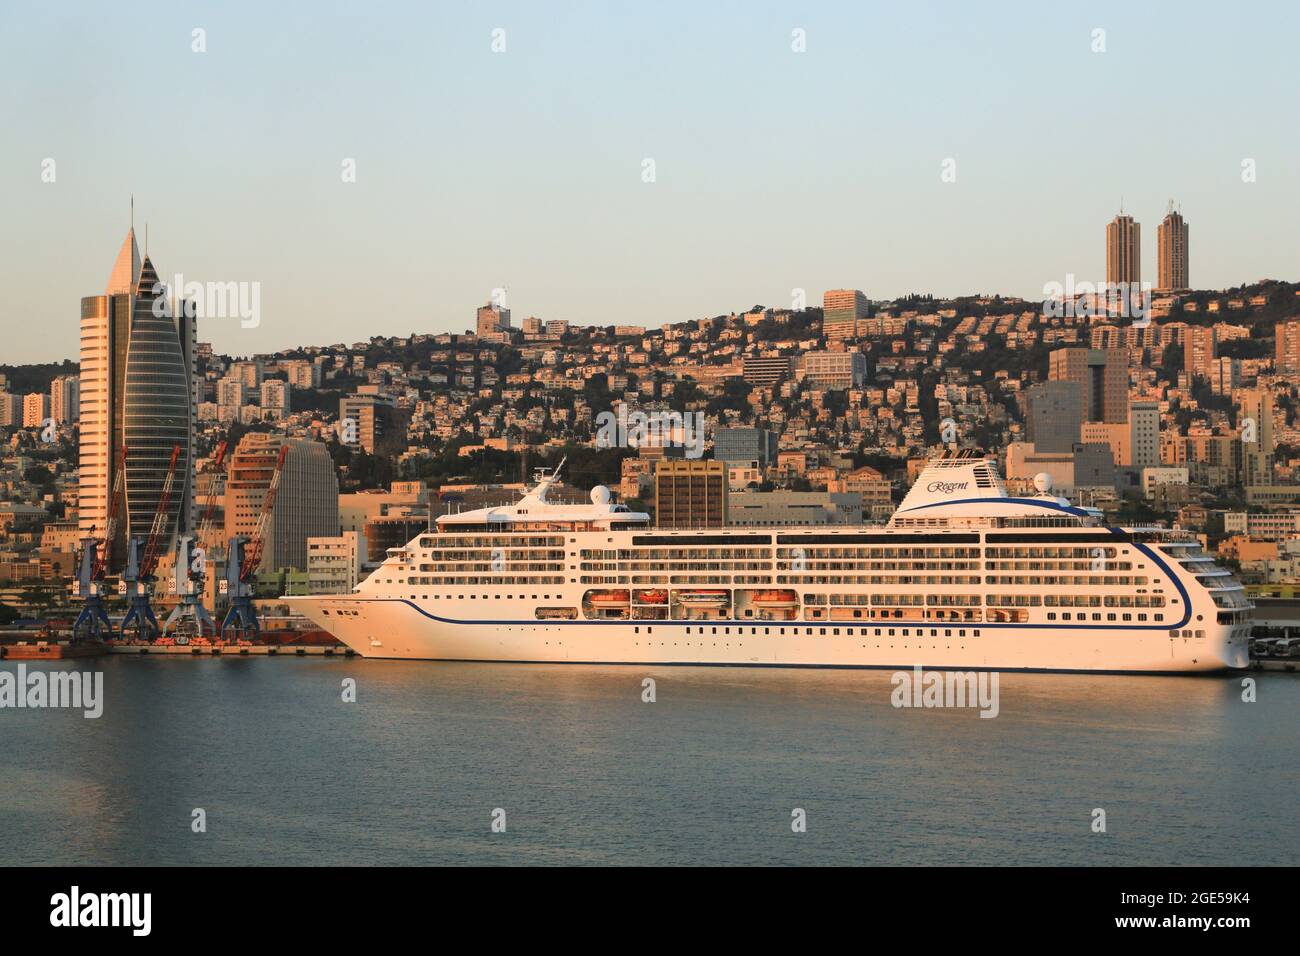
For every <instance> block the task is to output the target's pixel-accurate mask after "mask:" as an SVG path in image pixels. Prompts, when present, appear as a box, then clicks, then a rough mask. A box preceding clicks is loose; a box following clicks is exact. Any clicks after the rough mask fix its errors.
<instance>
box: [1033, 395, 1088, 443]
mask: <svg viewBox="0 0 1300 956" xmlns="http://www.w3.org/2000/svg"><path fill="white" fill-rule="evenodd" d="M1083 394H1084V387H1083V386H1082V385H1080V384H1079V383H1078V382H1073V381H1061V380H1058V381H1049V382H1040V383H1039V384H1037V385H1034V386H1033V387H1032V388H1030V389H1029V390H1028V391H1027V392H1026V393H1025V429H1026V437H1027V438H1028V439H1029V442H1030V443H1031V444H1032V445H1033V446H1034V450H1035V451H1039V452H1068V451H1070V449H1071V448H1073V447H1074V444H1075V442H1077V441H1078V440H1079V426H1080V425H1082V424H1083Z"/></svg>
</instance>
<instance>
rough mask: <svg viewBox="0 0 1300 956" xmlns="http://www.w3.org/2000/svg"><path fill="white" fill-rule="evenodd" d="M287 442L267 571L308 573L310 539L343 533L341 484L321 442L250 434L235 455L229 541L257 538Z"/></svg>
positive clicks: (264, 558) (269, 534)
mask: <svg viewBox="0 0 1300 956" xmlns="http://www.w3.org/2000/svg"><path fill="white" fill-rule="evenodd" d="M285 444H287V445H288V446H289V450H288V452H287V453H286V454H285V460H284V471H283V473H282V474H281V475H280V487H279V490H278V491H277V492H276V497H275V505H274V507H273V508H272V510H271V515H270V520H269V523H268V526H267V530H266V534H267V540H266V541H265V542H264V544H263V553H262V568H264V569H266V570H278V569H280V568H295V569H297V570H299V571H305V570H307V539H308V538H312V537H320V538H325V537H335V536H337V535H338V534H339V482H338V475H337V474H336V472H335V470H334V460H333V459H332V458H331V457H330V454H329V451H328V449H326V447H325V446H324V445H323V444H322V443H320V442H316V441H304V440H302V439H298V438H285V437H283V436H281V435H271V434H267V433H265V432H250V433H249V434H247V435H245V436H244V437H243V438H241V439H240V440H239V444H238V445H236V446H235V451H234V454H232V455H231V456H230V471H229V477H228V478H227V480H226V515H225V520H226V537H227V538H230V537H232V536H234V535H237V534H242V535H247V536H249V537H252V535H253V534H254V532H255V531H256V529H257V521H258V517H259V516H260V515H261V513H262V505H263V503H264V502H265V500H266V491H267V488H268V487H269V486H270V483H271V478H272V476H273V475H274V473H275V465H276V461H277V459H278V458H279V455H280V446H281V445H285Z"/></svg>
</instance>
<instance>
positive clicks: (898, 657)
mask: <svg viewBox="0 0 1300 956" xmlns="http://www.w3.org/2000/svg"><path fill="white" fill-rule="evenodd" d="M562 466H563V463H561V467H562ZM559 470H560V469H556V470H555V471H554V472H550V473H548V472H546V471H540V472H539V473H538V476H537V482H536V484H535V485H534V486H532V487H531V488H529V490H528V491H527V492H526V493H525V494H523V496H522V498H521V499H520V500H519V501H518V502H516V503H515V504H513V505H511V506H507V507H491V508H481V509H477V510H472V511H466V512H464V513H461V514H448V515H443V516H442V517H439V518H438V519H437V521H436V529H435V528H432V527H431V528H430V530H429V531H427V532H425V533H423V534H420V535H418V536H417V537H415V538H414V539H412V540H411V541H410V542H409V543H408V544H407V545H406V546H405V547H401V548H392V549H389V551H388V553H387V557H386V559H385V560H384V562H383V563H382V564H381V565H380V566H379V567H378V569H377V570H375V572H374V573H373V574H371V575H370V576H369V577H368V578H367V579H366V580H365V581H364V582H362V583H361V584H360V585H358V587H357V588H356V590H355V591H354V592H353V593H350V594H334V595H313V596H309V597H292V598H287V600H289V601H291V602H292V603H293V604H294V605H295V606H296V607H297V608H298V609H300V610H301V611H302V613H303V614H304V615H306V616H307V617H308V618H310V619H311V620H312V621H314V622H315V623H316V624H317V625H319V626H320V627H322V628H324V629H325V630H327V631H329V632H330V633H332V634H333V635H335V636H336V637H337V638H338V639H339V640H341V641H343V642H344V643H346V644H347V645H348V646H349V647H351V648H353V649H354V650H356V651H357V652H358V653H360V654H361V655H363V656H365V657H374V658H395V659H412V660H457V661H545V662H564V663H589V664H596V663H599V664H695V665H738V666H777V667H874V668H891V669H892V668H911V667H916V666H921V667H925V668H936V669H950V670H1036V671H1038V670H1041V671H1083V672H1115V673H1188V672H1214V671H1225V670H1233V669H1239V668H1244V667H1246V666H1247V663H1248V652H1247V647H1248V641H1249V634H1250V629H1251V617H1252V613H1253V606H1252V605H1251V603H1250V601H1249V600H1248V599H1247V597H1246V594H1245V591H1244V589H1243V588H1242V586H1241V584H1240V583H1239V582H1238V581H1237V580H1236V579H1235V578H1234V577H1233V575H1232V574H1231V573H1230V572H1229V571H1227V570H1225V569H1223V568H1221V567H1219V566H1218V565H1216V564H1215V562H1214V561H1213V560H1212V559H1211V558H1210V557H1209V556H1208V555H1207V554H1206V552H1205V551H1204V550H1203V549H1202V548H1201V545H1200V542H1199V541H1198V540H1197V539H1196V538H1195V537H1194V536H1192V535H1191V534H1189V533H1187V532H1185V531H1181V530H1178V529H1168V528H1160V527H1134V528H1118V527H1108V526H1107V525H1106V523H1105V521H1104V518H1103V515H1102V513H1101V512H1100V511H1098V510H1096V509H1093V508H1083V507H1076V506H1074V505H1071V504H1070V503H1069V502H1068V501H1066V500H1065V499H1062V498H1059V497H1056V496H1054V495H1052V494H1051V493H1050V483H1049V482H1048V481H1047V479H1046V476H1039V478H1038V479H1036V481H1035V485H1036V488H1037V489H1038V494H1036V495H1031V496H1025V497H1017V496H1013V495H1010V494H1008V493H1007V491H1006V487H1005V485H1004V483H1003V482H1002V480H1001V478H1000V477H999V475H998V472H997V469H996V467H995V465H994V463H993V462H992V461H990V460H987V459H985V458H983V457H979V456H977V455H974V454H971V453H961V452H953V453H947V454H945V455H944V456H943V457H941V458H937V459H934V460H931V461H930V462H929V463H928V465H927V467H926V468H925V469H924V470H923V472H922V473H921V475H920V477H919V479H918V480H917V482H916V483H915V484H914V485H913V487H912V488H911V489H910V490H909V492H908V494H907V496H906V497H905V498H904V500H903V502H902V504H901V505H900V506H899V507H898V510H897V511H896V512H895V513H894V515H893V517H892V518H891V519H890V520H889V522H888V524H886V525H877V526H863V527H857V526H839V525H829V526H828V525H820V526H809V527H786V528H763V529H757V528H740V527H722V528H707V529H695V530H666V529H663V528H655V527H653V526H652V525H651V522H650V518H649V516H648V515H646V514H641V513H637V512H633V511H630V510H629V509H628V507H627V506H626V505H623V504H617V503H614V502H612V501H611V497H610V492H609V490H608V489H607V488H604V487H597V488H595V489H593V490H592V492H591V502H590V504H585V503H584V504H577V505H574V504H561V503H558V502H551V501H548V500H547V494H548V491H549V490H550V489H551V487H552V486H553V485H554V483H555V482H556V481H557V480H558V476H559V475H558V473H559Z"/></svg>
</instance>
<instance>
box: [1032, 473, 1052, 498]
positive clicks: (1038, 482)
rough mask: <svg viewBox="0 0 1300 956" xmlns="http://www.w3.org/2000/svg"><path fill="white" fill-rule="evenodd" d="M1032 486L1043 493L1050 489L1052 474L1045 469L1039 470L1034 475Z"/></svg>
mask: <svg viewBox="0 0 1300 956" xmlns="http://www.w3.org/2000/svg"><path fill="white" fill-rule="evenodd" d="M1034 487H1035V488H1037V489H1038V490H1039V491H1040V492H1042V493H1043V494H1046V493H1047V492H1049V491H1051V490H1052V476H1051V475H1049V474H1048V473H1047V472H1045V471H1040V472H1039V473H1038V474H1036V475H1034Z"/></svg>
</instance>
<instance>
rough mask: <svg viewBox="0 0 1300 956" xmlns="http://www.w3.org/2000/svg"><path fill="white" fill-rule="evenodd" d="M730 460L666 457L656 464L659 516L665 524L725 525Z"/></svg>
mask: <svg viewBox="0 0 1300 956" xmlns="http://www.w3.org/2000/svg"><path fill="white" fill-rule="evenodd" d="M727 494H728V490H727V463H726V462H724V461H716V460H706V459H698V460H687V459H664V460H662V461H660V462H659V464H658V466H657V467H656V468H655V519H656V521H657V523H658V525H659V527H661V528H721V527H722V526H723V525H725V524H726V523H727Z"/></svg>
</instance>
